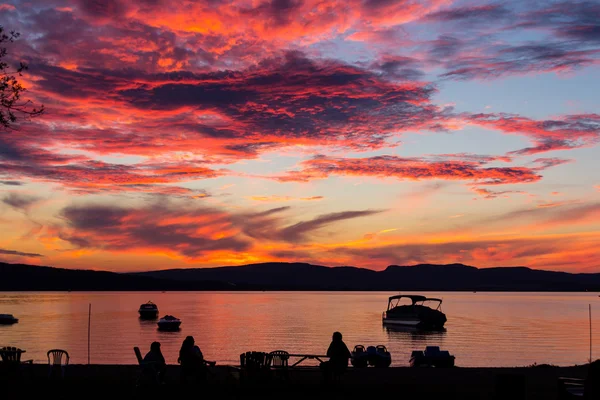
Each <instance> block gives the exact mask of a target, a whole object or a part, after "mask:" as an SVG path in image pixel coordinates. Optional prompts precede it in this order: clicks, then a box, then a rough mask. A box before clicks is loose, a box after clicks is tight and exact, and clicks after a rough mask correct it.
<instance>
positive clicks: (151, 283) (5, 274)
mask: <svg viewBox="0 0 600 400" xmlns="http://www.w3.org/2000/svg"><path fill="white" fill-rule="evenodd" d="M0 277H2V279H0V291H9V290H11V291H16V290H40V291H47V290H59V291H63V290H89V291H94V290H231V285H229V284H226V283H223V282H203V281H201V280H194V281H191V282H185V281H179V280H170V279H159V278H154V277H149V276H135V275H129V274H117V273H114V272H105V271H90V270H73V269H64V268H53V267H40V266H36V265H26V264H7V263H1V262H0Z"/></svg>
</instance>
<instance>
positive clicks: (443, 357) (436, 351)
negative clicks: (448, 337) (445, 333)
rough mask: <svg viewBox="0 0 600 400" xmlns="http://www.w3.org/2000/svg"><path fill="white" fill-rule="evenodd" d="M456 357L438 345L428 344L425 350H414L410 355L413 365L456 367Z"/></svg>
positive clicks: (411, 364)
mask: <svg viewBox="0 0 600 400" xmlns="http://www.w3.org/2000/svg"><path fill="white" fill-rule="evenodd" d="M454 359H455V357H454V356H453V355H451V354H450V353H449V352H448V351H446V350H440V348H439V347H438V346H427V347H426V348H425V351H421V350H414V351H413V352H412V354H411V356H410V366H411V367H437V368H448V367H454Z"/></svg>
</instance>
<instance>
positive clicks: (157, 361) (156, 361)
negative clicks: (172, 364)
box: [144, 342, 167, 382]
mask: <svg viewBox="0 0 600 400" xmlns="http://www.w3.org/2000/svg"><path fill="white" fill-rule="evenodd" d="M144 363H152V365H153V367H154V369H155V371H156V372H157V376H158V380H159V381H160V382H163V381H164V378H165V372H166V370H167V363H166V362H165V357H163V355H162V352H161V351H160V342H152V344H151V345H150V351H149V352H148V353H147V354H146V356H145V357H144Z"/></svg>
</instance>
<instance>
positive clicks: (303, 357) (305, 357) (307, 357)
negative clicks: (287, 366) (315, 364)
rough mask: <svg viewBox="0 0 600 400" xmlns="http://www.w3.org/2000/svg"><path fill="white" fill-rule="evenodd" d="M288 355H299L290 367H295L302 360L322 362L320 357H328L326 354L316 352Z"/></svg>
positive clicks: (291, 355)
mask: <svg viewBox="0 0 600 400" xmlns="http://www.w3.org/2000/svg"><path fill="white" fill-rule="evenodd" d="M289 356H290V357H299V358H300V359H299V360H298V361H296V362H295V363H293V364H292V365H291V367H292V368H293V367H295V366H296V365H298V364H300V363H302V362H303V361H304V360H317V361H319V362H323V360H322V358H329V357H328V356H326V355H317V354H290V355H289Z"/></svg>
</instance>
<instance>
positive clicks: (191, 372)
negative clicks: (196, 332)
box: [177, 336, 215, 382]
mask: <svg viewBox="0 0 600 400" xmlns="http://www.w3.org/2000/svg"><path fill="white" fill-rule="evenodd" d="M194 343H195V341H194V337H193V336H188V337H186V338H185V340H184V341H183V343H182V344H181V349H180V350H179V358H178V359H177V362H178V363H180V364H181V378H182V380H183V381H184V382H186V381H187V378H188V377H190V376H192V377H196V378H198V379H200V380H204V379H206V373H207V368H206V366H207V365H211V366H212V365H214V364H215V363H214V362H210V361H206V360H205V359H204V355H203V354H202V351H201V350H200V347H198V346H196V345H195V344H194Z"/></svg>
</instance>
